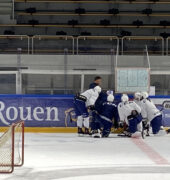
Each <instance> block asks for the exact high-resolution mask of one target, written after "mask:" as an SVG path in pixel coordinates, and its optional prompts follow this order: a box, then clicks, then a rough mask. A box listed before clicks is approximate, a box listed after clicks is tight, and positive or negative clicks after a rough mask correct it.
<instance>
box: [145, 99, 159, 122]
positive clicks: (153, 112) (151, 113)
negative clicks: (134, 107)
mask: <svg viewBox="0 0 170 180" xmlns="http://www.w3.org/2000/svg"><path fill="white" fill-rule="evenodd" d="M141 110H142V111H141V115H142V117H143V118H144V119H148V121H152V120H153V119H154V118H155V117H156V116H160V115H161V112H160V111H159V110H158V109H157V108H156V106H155V105H154V103H153V102H152V101H151V100H148V99H143V100H141Z"/></svg>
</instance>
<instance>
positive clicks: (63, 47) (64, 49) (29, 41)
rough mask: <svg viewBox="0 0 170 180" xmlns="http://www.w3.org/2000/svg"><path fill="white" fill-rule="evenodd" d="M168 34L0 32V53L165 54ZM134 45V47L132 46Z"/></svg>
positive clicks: (168, 50)
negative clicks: (38, 33) (34, 34)
mask: <svg viewBox="0 0 170 180" xmlns="http://www.w3.org/2000/svg"><path fill="white" fill-rule="evenodd" d="M169 40H170V37H168V38H167V39H164V38H162V37H161V36H157V37H156V36H147V37H146V36H124V37H122V38H119V37H117V36H78V37H73V36H49V35H36V36H32V37H30V36H27V35H0V53H8V54H9V53H17V52H19V53H20V50H19V51H18V49H22V50H21V53H26V54H44V53H45V54H107V55H114V54H116V51H117V49H118V50H119V51H118V53H119V54H120V55H133V54H140V55H141V54H144V51H145V46H146V45H147V47H148V51H149V54H152V55H168V54H169V52H170V46H169ZM136 44H138V46H136Z"/></svg>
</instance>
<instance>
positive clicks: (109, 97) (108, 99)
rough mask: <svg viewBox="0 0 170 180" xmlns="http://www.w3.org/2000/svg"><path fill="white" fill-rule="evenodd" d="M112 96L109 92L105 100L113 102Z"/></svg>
mask: <svg viewBox="0 0 170 180" xmlns="http://www.w3.org/2000/svg"><path fill="white" fill-rule="evenodd" d="M114 99H115V98H114V96H113V95H112V94H109V95H108V96H107V101H108V102H113V101H114Z"/></svg>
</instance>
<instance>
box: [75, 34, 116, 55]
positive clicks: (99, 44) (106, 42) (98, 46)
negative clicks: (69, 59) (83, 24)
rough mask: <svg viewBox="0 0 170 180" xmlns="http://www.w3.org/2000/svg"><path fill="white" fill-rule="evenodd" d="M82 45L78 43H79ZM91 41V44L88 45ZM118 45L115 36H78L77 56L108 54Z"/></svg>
mask: <svg viewBox="0 0 170 180" xmlns="http://www.w3.org/2000/svg"><path fill="white" fill-rule="evenodd" d="M81 40H82V41H83V43H80V41H81ZM89 41H93V43H89ZM118 45H119V38H118V37H117V36H78V37H77V54H81V53H82V54H86V53H88V54H110V53H112V49H116V47H117V46H118Z"/></svg>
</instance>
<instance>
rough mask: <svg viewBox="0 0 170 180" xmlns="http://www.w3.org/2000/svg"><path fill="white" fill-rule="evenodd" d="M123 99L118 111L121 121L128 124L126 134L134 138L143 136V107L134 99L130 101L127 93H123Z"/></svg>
mask: <svg viewBox="0 0 170 180" xmlns="http://www.w3.org/2000/svg"><path fill="white" fill-rule="evenodd" d="M121 101H122V102H120V103H119V105H118V112H119V117H120V122H125V123H126V125H127V126H128V129H127V131H125V132H124V133H125V135H126V136H128V137H134V138H138V137H141V131H142V128H141V121H142V118H141V116H140V113H141V108H140V107H139V106H138V105H137V104H136V103H135V102H134V101H129V97H128V96H127V95H126V94H123V95H122V97H121Z"/></svg>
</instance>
